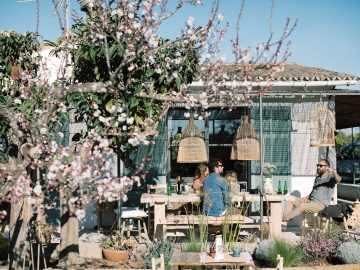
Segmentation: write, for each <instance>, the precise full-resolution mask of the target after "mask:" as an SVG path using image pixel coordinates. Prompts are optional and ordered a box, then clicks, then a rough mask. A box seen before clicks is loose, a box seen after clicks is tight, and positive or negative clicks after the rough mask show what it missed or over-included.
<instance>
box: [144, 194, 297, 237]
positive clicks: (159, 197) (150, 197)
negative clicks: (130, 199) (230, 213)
mask: <svg viewBox="0 0 360 270" xmlns="http://www.w3.org/2000/svg"><path fill="white" fill-rule="evenodd" d="M231 198H232V202H238V203H241V202H242V201H243V200H245V201H246V202H260V195H259V194H249V193H246V194H245V196H244V195H243V194H239V195H235V196H232V197H231ZM266 199H267V201H268V202H269V204H270V217H271V220H272V221H273V222H271V233H272V235H273V236H280V234H281V218H282V211H281V203H282V202H283V201H295V197H294V196H291V195H290V196H289V195H266ZM265 201H266V200H265V196H264V202H265ZM140 202H141V203H153V204H154V230H155V232H154V237H155V238H157V239H161V238H162V232H161V229H160V225H159V223H160V219H163V218H165V207H166V203H169V202H170V203H184V204H185V203H188V202H190V203H198V202H200V196H199V195H197V194H193V193H189V194H186V195H178V194H172V195H171V196H168V195H166V194H149V193H143V194H142V195H141V199H140ZM264 215H266V213H264ZM158 225H159V226H158Z"/></svg>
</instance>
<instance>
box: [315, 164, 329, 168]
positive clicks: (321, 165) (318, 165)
mask: <svg viewBox="0 0 360 270" xmlns="http://www.w3.org/2000/svg"><path fill="white" fill-rule="evenodd" d="M324 166H327V165H323V164H316V167H320V168H322V167H324Z"/></svg>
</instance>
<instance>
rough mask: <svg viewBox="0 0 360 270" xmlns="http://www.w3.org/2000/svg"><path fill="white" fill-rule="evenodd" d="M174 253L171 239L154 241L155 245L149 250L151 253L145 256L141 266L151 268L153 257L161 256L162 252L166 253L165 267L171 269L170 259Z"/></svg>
mask: <svg viewBox="0 0 360 270" xmlns="http://www.w3.org/2000/svg"><path fill="white" fill-rule="evenodd" d="M173 253H174V250H173V245H172V244H171V243H170V242H169V241H165V242H164V241H160V242H156V243H154V245H153V246H152V247H151V249H150V251H149V255H148V256H146V257H145V259H144V261H143V263H142V265H141V268H142V269H151V268H152V265H151V259H152V258H160V254H164V262H165V268H166V269H171V266H169V261H170V259H171V256H172V254H173Z"/></svg>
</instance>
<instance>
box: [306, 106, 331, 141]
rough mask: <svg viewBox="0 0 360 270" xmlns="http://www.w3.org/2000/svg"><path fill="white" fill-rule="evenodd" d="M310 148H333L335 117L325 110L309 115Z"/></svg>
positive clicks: (320, 109) (318, 110) (315, 111)
mask: <svg viewBox="0 0 360 270" xmlns="http://www.w3.org/2000/svg"><path fill="white" fill-rule="evenodd" d="M310 146H313V147H322V146H335V116H334V114H333V113H332V112H331V111H330V110H328V109H325V108H319V109H316V110H314V111H312V112H311V113H310Z"/></svg>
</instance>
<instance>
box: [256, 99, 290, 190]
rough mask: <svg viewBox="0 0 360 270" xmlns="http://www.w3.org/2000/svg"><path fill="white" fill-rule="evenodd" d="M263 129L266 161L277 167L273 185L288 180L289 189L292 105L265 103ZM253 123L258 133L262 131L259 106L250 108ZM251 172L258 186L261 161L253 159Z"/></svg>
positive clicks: (275, 185)
mask: <svg viewBox="0 0 360 270" xmlns="http://www.w3.org/2000/svg"><path fill="white" fill-rule="evenodd" d="M262 111H263V115H262V129H263V135H264V154H265V155H264V156H265V158H264V163H271V164H273V165H275V166H276V167H277V169H276V170H275V172H274V175H273V180H272V185H273V187H277V186H278V182H279V181H281V185H282V186H283V184H284V181H287V184H288V189H289V190H291V181H290V176H291V108H290V106H281V105H280V106H276V105H269V106H267V105H264V106H263V108H262ZM250 115H251V121H250V122H251V125H252V126H253V127H254V129H255V131H256V134H257V135H258V136H259V133H260V114H259V107H258V106H252V107H251V110H250ZM251 174H252V175H254V176H255V178H256V181H254V182H253V183H252V186H253V187H256V186H257V185H258V183H259V175H260V161H253V162H252V164H251Z"/></svg>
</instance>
